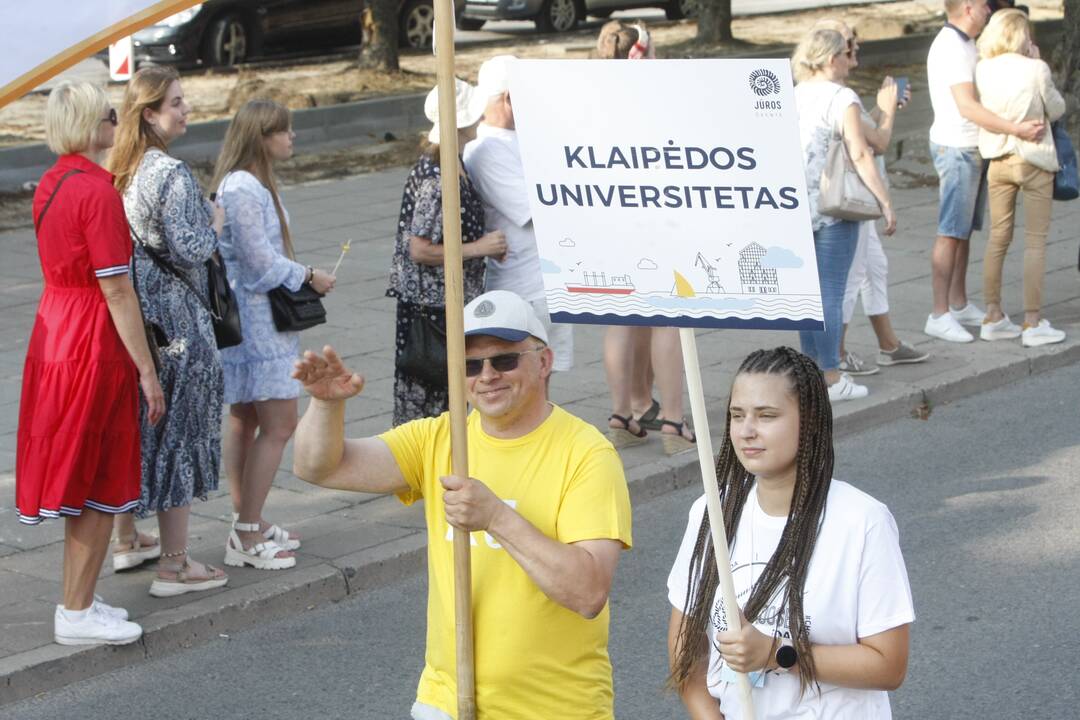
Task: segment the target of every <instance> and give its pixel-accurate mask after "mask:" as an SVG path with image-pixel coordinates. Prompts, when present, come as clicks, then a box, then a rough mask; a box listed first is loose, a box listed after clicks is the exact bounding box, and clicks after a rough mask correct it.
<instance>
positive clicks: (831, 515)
mask: <svg viewBox="0 0 1080 720" xmlns="http://www.w3.org/2000/svg"><path fill="white" fill-rule="evenodd" d="M825 507H826V510H825V516H824V518H823V521H822V524H821V532H820V535H819V536H818V540H817V545H816V546H815V548H814V554H813V556H812V557H811V559H810V567H809V569H808V572H807V577H806V585H805V588H804V589H805V596H804V600H803V612H804V614H805V618H806V621H807V625H809V628H810V642H811V643H814V644H821V645H851V644H854V643H855V642H857V641H858V639H859V638H863V637H868V636H870V635H875V634H877V633H880V632H884V631H886V630H890V629H892V628H895V627H899V626H901V625H905V624H907V623H910V622H913V621H914V619H915V611H914V609H913V605H912V600H911V588H910V586H909V585H908V577H907V569H906V567H905V566H904V558H903V555H901V553H900V541H899V534H898V532H897V529H896V521H895V520H893V516H892V514H891V513H890V512H889V509H888V508H887V507H885V506H884V505H883V504H881V503H880V502H878V501H877V500H875V499H874V498H872V497H870V496H869V495H867V494H866V493H864V492H862V491H861V490H857V489H856V488H854V487H852V486H851V485H849V484H848V483H845V482H841V481H839V480H833V481H832V484H831V485H830V487H829V497H828V499H827V502H826V506H825ZM704 515H705V496H704V495H703V496H702V497H701V498H699V499H698V501H697V502H695V503H694V505H693V507H691V508H690V520H689V522H688V523H687V526H686V534H685V536H684V537H683V541H682V545H681V546H680V547H679V554H678V556H677V557H676V558H675V564H674V566H673V567H672V568H671V574H670V575H669V576H668V600H669V601H670V602H671V604H672V606H673V607H675V608H676V609H677V610H680V611H684V612H685V610H684V608H685V607H686V598H687V582H688V579H689V572H690V556H691V555H692V554H693V552H694V545H695V543H696V541H697V536H698V529H699V528H700V527H701V521H702V518H703V517H704ZM786 523H787V518H784V517H773V516H769V515H766V514H765V513H764V512H763V511H762V510H761V507H760V506H759V505H758V502H757V489H756V488H755V489H754V490H753V491H751V492H750V495H749V497H748V498H747V500H746V505H745V507H744V508H743V511H742V516H741V517H740V519H739V527H738V530H737V532H736V534H735V541H734V542H733V543H732V547H731V572H732V575H733V577H734V580H735V595H736V597H737V598H739V601H740V602H742V603H744V604H745V602H746V600H748V599H749V598H750V589H751V587H752V586H753V583H754V582H756V581H757V579H758V578H759V577H760V575H761V571H762V570H763V569H764V568H765V564H766V563H767V562H768V561H769V558H770V557H772V554H773V552H774V551H775V550H776V547H777V545H778V544H779V542H780V534H781V533H782V532H783V529H784V525H785V524H786ZM784 592H785V586H784V585H783V584H782V585H781V586H780V589H779V591H778V594H777V596H776V598H775V599H774V600H773V601H772V602H770V603H769V605H768V607H767V608H766V609H764V610H763V611H762V612H761V614H760V616H759V618H760V619H759V621H758V622H755V623H754V625H755V627H757V628H758V629H759V630H761V631H762V632H764V633H765V634H767V635H770V636H771V635H773V633H774V632H779V634H780V636H781V637H790V633H789V629H788V622H787V619H786V616H785V618H784V619H782V620H781V619H779V618H778V615H779V611H778V605H779V601H781V600H782V599H783V593H784ZM710 620H711V623H710V624H711V627H710V629H709V632H710V633H715V631H716V630H726V629H727V620H726V616H725V614H724V603H723V601H722V600H721V599H720V592H719V590H717V593H716V597H715V600H714V605H713V612H712V613H711V614H710ZM709 644H710V647H711V650H710V651H709V672H708V685H709V693H710V694H711V695H712V696H713V697H715V698H717V699H718V700H719V701H720V709H721V711H722V712H723V713H724V717H725V718H726V719H727V720H740V719H741V718H742V717H743V715H742V709H741V704H740V701H739V691H738V686H737V684H736V683H735V682H734V674H733V673H731V671H730V670H729V669H728V668H727V665H726V663H725V662H724V661H723V659H722V658H721V657H720V655H719V653H718V652H717V650H716V647H715V644H714V643H713V642H710V643H709ZM753 696H754V708H755V710H756V711H757V720H771V719H773V718H775V719H776V720H780V719H781V718H792V717H796V716H797V717H812V718H818V719H820V720H841V719H844V720H866V719H867V718H874V720H881V719H882V718H891V717H892V712H891V710H890V709H889V695H888V693H886V692H885V691H879V690H853V689H851V688H842V687H838V686H836V685H830V684H828V683H824V682H823V683H821V693H820V695H819V694H818V693H817V692H816V691H814V690H813V689H811V690H809V691H808V692H807V693H806V695H804V696H802V697H801V698H800V695H799V676H798V673H797V672H789V673H775V672H774V673H768V674H767V675H766V676H765V677H764V685H763V686H761V687H755V688H754V690H753Z"/></svg>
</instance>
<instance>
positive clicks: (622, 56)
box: [596, 20, 644, 60]
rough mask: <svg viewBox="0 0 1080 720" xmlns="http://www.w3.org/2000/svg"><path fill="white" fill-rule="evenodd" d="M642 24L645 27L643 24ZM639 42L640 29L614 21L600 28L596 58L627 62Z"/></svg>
mask: <svg viewBox="0 0 1080 720" xmlns="http://www.w3.org/2000/svg"><path fill="white" fill-rule="evenodd" d="M638 24H641V25H642V27H644V24H643V23H638ZM637 41H638V29H637V28H636V27H635V26H633V25H627V24H626V23H624V22H623V21H622V20H612V21H610V22H607V23H604V26H603V27H602V28H600V35H599V36H597V38H596V57H598V58H601V59H604V60H626V59H627V57H629V55H630V48H632V47H634V43H636V42H637Z"/></svg>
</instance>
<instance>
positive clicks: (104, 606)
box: [56, 593, 128, 620]
mask: <svg viewBox="0 0 1080 720" xmlns="http://www.w3.org/2000/svg"><path fill="white" fill-rule="evenodd" d="M94 606H95V607H96V608H97V609H98V610H100V611H101V612H103V613H105V614H106V615H111V616H112V617H114V618H116V619H118V620H127V619H128V611H127V610H125V609H124V608H118V607H113V606H112V605H109V604H108V603H106V602H105V601H104V600H102V599H101V596H100V595H98V594H96V593H95V594H94ZM56 607H57V608H62V607H64V606H63V605H60V604H57V606H56Z"/></svg>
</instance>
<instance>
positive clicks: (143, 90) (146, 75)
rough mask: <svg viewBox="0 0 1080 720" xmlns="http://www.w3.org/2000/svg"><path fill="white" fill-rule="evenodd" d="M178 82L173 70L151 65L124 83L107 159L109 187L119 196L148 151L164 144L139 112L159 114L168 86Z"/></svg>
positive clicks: (178, 77) (163, 148) (160, 147)
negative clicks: (118, 193)
mask: <svg viewBox="0 0 1080 720" xmlns="http://www.w3.org/2000/svg"><path fill="white" fill-rule="evenodd" d="M179 79H180V76H179V75H178V74H177V73H176V70H173V69H172V68H170V67H163V66H160V65H151V66H148V67H144V68H142V69H140V70H138V71H137V72H136V73H135V74H134V75H132V76H131V80H129V81H128V85H127V88H126V89H125V90H124V105H123V107H122V108H121V110H120V126H119V127H118V128H117V129H116V143H115V144H114V145H113V150H112V154H111V155H110V156H109V170H110V172H112V174H113V176H114V179H113V185H115V186H116V189H117V190H118V191H119V192H121V193H123V192H124V190H126V189H127V186H128V184H129V183H130V182H131V178H132V177H134V176H135V172H136V171H137V170H138V169H139V163H141V162H142V159H143V155H145V154H146V151H147V150H148V149H149V148H152V147H155V148H158V149H159V150H161V151H162V152H164V151H165V150H166V147H165V141H164V140H162V139H161V137H160V136H159V135H158V134H157V132H156V131H155V130H154V128H153V127H152V126H151V125H150V123H148V122H146V120H145V119H144V118H143V110H145V109H146V108H150V109H151V110H161V104H162V103H163V102H164V101H165V96H166V95H167V94H168V92H169V86H170V85H172V84H173V82H175V81H176V80H179Z"/></svg>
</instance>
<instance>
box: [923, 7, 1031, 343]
mask: <svg viewBox="0 0 1080 720" xmlns="http://www.w3.org/2000/svg"><path fill="white" fill-rule="evenodd" d="M945 14H946V16H947V17H948V22H946V23H945V27H943V28H942V29H941V32H939V33H938V35H937V37H936V38H935V39H934V43H933V44H932V45H931V46H930V54H929V55H928V56H927V58H926V74H927V81H928V83H929V85H930V103H931V105H933V108H934V123H933V125H931V126H930V153H931V155H932V156H933V159H934V169H935V170H937V174H938V179H939V193H940V206H939V209H938V231H937V239H936V240H935V242H934V251H933V255H932V256H931V268H932V283H933V291H934V308H933V312H931V313H930V316H929V317H928V318H927V319H926V327H925V329H924V332H925V333H926V334H927V335H930V336H933V337H936V338H940V339H942V340H948V341H950V342H971V341H972V340H974V339H975V338H974V337H973V336H972V334H971V333H970V332H968V331H967V330H965V329H964V327H963V326H964V325H976V326H977V325H980V324H982V322H983V317H984V313H983V311H982V310H980V309H979V308H977V307H975V305H973V304H971V303H970V302H968V297H967V266H968V254H969V252H970V249H971V246H970V242H969V241H970V238H971V233H972V232H973V231H974V230H981V229H982V218H983V214H984V211H985V207H986V175H985V173H984V172H983V160H982V158H981V157H980V156H979V150H978V144H979V128H980V127H982V128H986V129H987V130H990V131H992V132H995V133H1000V134H1003V135H1015V136H1017V137H1020V138H1023V139H1024V140H1030V141H1035V140H1038V139H1039V138H1040V137H1041V136H1042V134H1043V133H1044V132H1045V131H1046V127H1045V124H1044V123H1042V122H1038V121H1035V120H1027V121H1025V122H1022V123H1013V122H1009V121H1007V120H1003V119H1002V118H1000V117H998V116H997V115H995V114H994V113H992V112H990V111H989V110H987V109H986V108H984V107H983V106H982V104H981V103H980V102H979V99H978V96H977V95H976V92H975V63H976V62H977V61H978V53H977V51H976V50H975V36H977V35H978V34H979V33H980V32H981V31H982V29H983V27H984V26H985V25H986V21H987V19H988V18H989V16H990V12H989V8H987V5H986V0H945Z"/></svg>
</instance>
